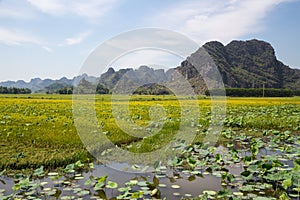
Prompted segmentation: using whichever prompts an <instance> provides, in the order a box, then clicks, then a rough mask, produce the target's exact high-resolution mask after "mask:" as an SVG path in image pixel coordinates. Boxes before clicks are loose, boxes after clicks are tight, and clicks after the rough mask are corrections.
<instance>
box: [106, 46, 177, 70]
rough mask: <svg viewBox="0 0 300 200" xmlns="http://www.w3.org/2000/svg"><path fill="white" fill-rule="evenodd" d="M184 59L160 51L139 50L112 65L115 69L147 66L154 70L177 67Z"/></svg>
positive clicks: (125, 55)
mask: <svg viewBox="0 0 300 200" xmlns="http://www.w3.org/2000/svg"><path fill="white" fill-rule="evenodd" d="M182 59H183V58H181V57H179V56H175V55H174V54H171V53H170V52H167V51H164V50H159V49H138V50H135V51H131V52H128V53H126V54H124V55H122V56H121V57H119V58H117V59H116V60H115V61H113V62H112V63H111V65H110V66H113V67H114V69H124V68H135V69H136V68H138V67H139V66H141V65H147V66H150V67H152V68H160V69H162V68H163V69H169V68H170V67H176V66H177V65H178V63H180V61H182Z"/></svg>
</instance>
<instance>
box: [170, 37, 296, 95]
mask: <svg viewBox="0 0 300 200" xmlns="http://www.w3.org/2000/svg"><path fill="white" fill-rule="evenodd" d="M203 48H204V49H205V50H206V51H207V53H208V54H209V55H210V56H211V58H212V59H213V61H214V63H215V64H216V66H217V67H218V70H219V71H220V74H221V76H222V79H223V82H224V85H225V87H228V88H261V87H263V85H264V87H266V88H285V89H291V90H299V89H300V70H299V69H292V68H290V67H288V66H286V65H284V64H283V63H282V62H280V61H279V60H277V58H276V56H275V50H274V48H273V47H272V46H271V45H270V44H269V43H267V42H264V41H259V40H255V39H253V40H248V41H232V42H230V43H229V44H227V45H226V46H224V45H223V44H222V43H220V42H217V41H212V42H208V43H206V44H205V45H203ZM196 56H197V52H195V53H194V54H192V55H191V56H190V57H191V58H193V57H196ZM176 69H177V70H179V71H180V72H181V73H183V74H187V78H188V80H189V81H190V83H191V85H192V86H193V87H195V90H197V91H198V92H199V93H202V92H203V91H204V90H205V88H204V87H203V84H204V82H203V80H202V79H201V77H199V74H197V73H196V72H195V68H194V67H193V65H192V64H191V63H190V62H189V61H188V59H187V60H185V61H183V62H182V63H181V65H180V66H179V67H177V68H176Z"/></svg>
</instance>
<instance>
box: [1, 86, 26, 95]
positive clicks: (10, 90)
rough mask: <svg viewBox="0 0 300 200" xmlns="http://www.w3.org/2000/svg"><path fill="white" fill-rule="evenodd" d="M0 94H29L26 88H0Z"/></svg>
mask: <svg viewBox="0 0 300 200" xmlns="http://www.w3.org/2000/svg"><path fill="white" fill-rule="evenodd" d="M0 94H31V90H30V89H28V88H16V87H9V88H8V87H3V86H0Z"/></svg>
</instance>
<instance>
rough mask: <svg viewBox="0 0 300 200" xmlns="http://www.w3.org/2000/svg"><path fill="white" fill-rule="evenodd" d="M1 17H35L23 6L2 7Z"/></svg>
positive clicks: (0, 9) (0, 10) (0, 8)
mask: <svg viewBox="0 0 300 200" xmlns="http://www.w3.org/2000/svg"><path fill="white" fill-rule="evenodd" d="M0 17H7V18H15V19H29V18H33V17H34V14H33V13H32V12H30V11H29V10H26V9H22V8H8V7H4V6H3V7H0Z"/></svg>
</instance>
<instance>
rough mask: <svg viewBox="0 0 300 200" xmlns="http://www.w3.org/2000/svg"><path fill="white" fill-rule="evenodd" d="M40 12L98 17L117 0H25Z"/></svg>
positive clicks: (110, 8) (114, 4)
mask: <svg viewBox="0 0 300 200" xmlns="http://www.w3.org/2000/svg"><path fill="white" fill-rule="evenodd" d="M27 1H28V2H29V3H30V4H31V5H32V6H34V7H35V8H37V9H38V10H40V11H41V12H44V13H48V14H51V15H64V14H76V15H78V16H82V17H87V18H90V19H92V18H98V17H101V16H103V15H105V14H106V13H107V12H109V11H110V10H112V9H113V8H115V7H116V6H117V5H118V4H119V3H120V2H121V1H118V0H74V1H69V0H27Z"/></svg>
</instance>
